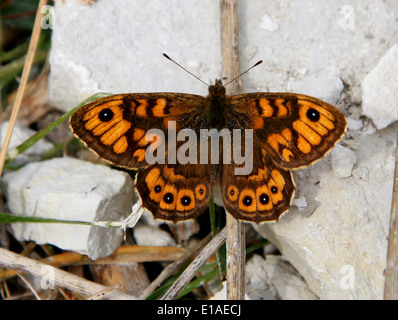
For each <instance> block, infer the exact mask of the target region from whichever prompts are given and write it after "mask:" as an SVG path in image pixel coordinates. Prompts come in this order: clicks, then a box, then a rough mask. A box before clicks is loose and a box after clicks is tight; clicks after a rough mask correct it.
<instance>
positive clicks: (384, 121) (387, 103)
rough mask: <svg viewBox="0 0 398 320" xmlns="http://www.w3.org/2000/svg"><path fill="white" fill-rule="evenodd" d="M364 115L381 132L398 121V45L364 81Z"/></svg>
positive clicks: (388, 52) (391, 49)
mask: <svg viewBox="0 0 398 320" xmlns="http://www.w3.org/2000/svg"><path fill="white" fill-rule="evenodd" d="M362 91H363V95H362V109H363V114H364V115H366V116H368V117H369V118H371V119H372V120H373V123H374V124H375V126H376V127H377V129H379V130H381V129H384V128H385V127H387V126H388V125H390V124H391V123H393V122H395V121H397V120H398V102H397V101H398V44H395V45H393V46H392V47H391V48H390V50H388V51H387V53H386V54H385V55H384V56H383V58H382V59H381V60H380V61H379V63H378V64H377V65H376V66H375V67H374V69H373V70H372V71H371V72H369V74H368V75H367V76H366V77H365V79H363V81H362Z"/></svg>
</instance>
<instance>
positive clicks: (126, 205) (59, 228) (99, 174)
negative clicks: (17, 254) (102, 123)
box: [2, 158, 133, 260]
mask: <svg viewBox="0 0 398 320" xmlns="http://www.w3.org/2000/svg"><path fill="white" fill-rule="evenodd" d="M2 180H3V181H2V182H3V189H4V191H5V194H6V197H7V200H8V202H7V204H8V207H9V209H10V211H11V212H12V213H14V214H16V215H23V216H31V217H40V218H48V219H57V220H66V221H89V222H91V221H122V220H123V219H124V218H126V217H127V216H128V215H129V213H130V212H131V207H132V204H133V203H132V192H133V191H132V190H133V183H132V180H131V178H130V176H129V175H128V174H127V173H124V172H121V171H118V170H114V169H111V168H109V167H107V166H103V165H94V164H92V163H90V162H86V161H82V160H77V159H73V158H55V159H52V160H48V161H43V162H34V163H29V164H27V165H26V166H25V167H23V168H22V169H20V170H18V171H15V172H10V173H7V174H5V176H4V177H3V179H2ZM12 227H13V230H14V233H15V236H16V237H17V238H18V239H19V240H33V241H35V242H37V243H39V244H45V243H50V244H53V245H56V246H58V247H60V248H62V249H64V250H73V251H77V252H80V253H82V254H87V255H88V256H89V257H90V258H91V259H94V260H95V259H97V258H99V257H103V256H107V255H109V254H111V253H112V252H113V251H114V250H115V249H117V248H118V247H119V246H120V243H121V241H122V238H123V232H122V230H121V229H116V228H102V227H101V228H100V227H91V226H81V225H72V224H58V223H57V224H53V223H15V224H12Z"/></svg>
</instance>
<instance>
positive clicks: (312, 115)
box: [307, 108, 321, 122]
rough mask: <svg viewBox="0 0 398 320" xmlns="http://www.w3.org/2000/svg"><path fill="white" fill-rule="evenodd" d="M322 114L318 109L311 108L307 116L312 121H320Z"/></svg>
mask: <svg viewBox="0 0 398 320" xmlns="http://www.w3.org/2000/svg"><path fill="white" fill-rule="evenodd" d="M320 117H321V115H320V114H319V111H318V110H315V109H313V108H309V109H308V111H307V118H308V119H310V120H311V121H312V122H318V121H319V118H320Z"/></svg>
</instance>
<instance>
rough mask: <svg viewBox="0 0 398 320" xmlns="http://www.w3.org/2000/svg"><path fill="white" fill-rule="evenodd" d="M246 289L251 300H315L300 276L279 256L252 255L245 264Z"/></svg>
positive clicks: (315, 297) (314, 296)
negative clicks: (263, 256)
mask: <svg viewBox="0 0 398 320" xmlns="http://www.w3.org/2000/svg"><path fill="white" fill-rule="evenodd" d="M246 291H247V294H248V296H249V297H250V298H251V299H253V300H273V299H282V300H316V299H318V297H317V296H316V295H315V294H314V293H312V292H311V291H310V290H309V289H308V286H307V284H306V282H305V281H304V279H303V278H302V277H301V276H300V274H299V273H298V271H297V270H295V269H294V268H293V267H292V266H291V265H290V264H289V263H288V262H287V261H286V260H284V259H283V258H282V257H280V256H275V255H267V257H266V259H265V260H264V259H263V258H262V257H261V256H259V255H254V256H253V257H252V258H251V259H250V260H249V261H248V262H247V265H246Z"/></svg>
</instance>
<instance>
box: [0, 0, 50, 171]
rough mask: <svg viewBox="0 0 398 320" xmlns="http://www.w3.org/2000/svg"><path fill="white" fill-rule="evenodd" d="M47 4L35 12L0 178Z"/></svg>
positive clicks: (1, 155)
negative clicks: (43, 8) (43, 11)
mask: <svg viewBox="0 0 398 320" xmlns="http://www.w3.org/2000/svg"><path fill="white" fill-rule="evenodd" d="M46 4H47V0H40V2H39V6H38V9H37V12H36V19H35V24H34V26H33V32H32V37H31V40H30V44H29V49H28V53H27V55H26V61H25V65H24V69H23V71H22V76H21V82H20V84H19V87H18V91H17V95H16V97H15V102H14V106H13V109H12V112H11V117H10V122H9V124H8V127H7V131H6V134H5V135H4V141H3V143H2V145H1V151H0V177H1V174H2V172H3V167H4V162H5V158H6V154H7V150H8V146H9V143H10V139H11V134H12V131H13V129H14V125H15V121H16V120H17V115H18V111H19V108H20V107H21V102H22V97H23V94H24V91H25V87H26V84H27V83H28V78H29V74H30V69H31V67H32V64H33V60H34V57H35V53H36V49H37V44H38V42H39V37H40V32H41V19H42V13H41V11H42V10H41V9H42V7H43V6H45V5H46Z"/></svg>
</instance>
